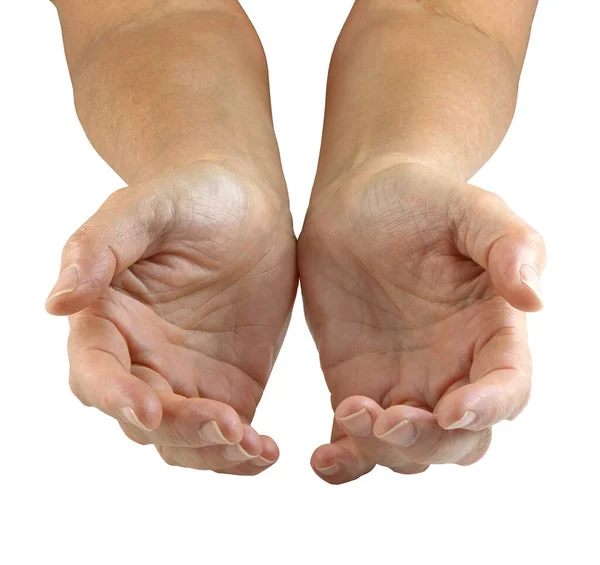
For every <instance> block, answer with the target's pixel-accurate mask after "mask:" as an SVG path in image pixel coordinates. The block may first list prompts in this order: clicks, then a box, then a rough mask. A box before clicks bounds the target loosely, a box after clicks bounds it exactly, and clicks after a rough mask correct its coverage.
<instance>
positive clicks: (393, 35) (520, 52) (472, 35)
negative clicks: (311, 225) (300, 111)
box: [317, 0, 535, 186]
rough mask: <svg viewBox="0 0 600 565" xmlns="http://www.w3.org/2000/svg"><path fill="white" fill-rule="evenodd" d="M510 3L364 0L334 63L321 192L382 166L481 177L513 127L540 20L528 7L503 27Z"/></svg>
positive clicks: (345, 32)
mask: <svg viewBox="0 0 600 565" xmlns="http://www.w3.org/2000/svg"><path fill="white" fill-rule="evenodd" d="M501 4H507V2H505V1H504V0H498V1H497V2H488V4H487V6H485V7H482V6H483V3H482V2H481V1H479V0H468V1H467V0H465V1H463V2H425V3H421V2H416V1H411V0H358V1H357V3H356V5H355V7H354V9H353V12H352V14H351V15H350V17H349V19H348V22H347V24H346V26H345V28H344V30H343V31H342V34H341V36H340V39H339V41H338V44H337V46H336V49H335V52H334V56H333V59H332V64H331V70H330V78H329V86H328V100H327V112H326V119H325V128H324V134H323V148H322V155H321V164H320V168H319V174H318V178H317V186H319V185H323V184H327V183H328V182H329V180H330V179H332V178H336V176H338V175H339V173H340V171H344V170H349V169H352V168H353V167H354V168H355V167H356V166H358V165H360V164H361V163H363V162H365V161H368V160H370V159H373V158H377V159H382V160H384V161H386V160H388V161H390V162H394V161H400V160H405V161H406V160H408V161H418V162H423V163H426V164H430V165H434V166H436V167H437V168H440V169H442V170H444V171H446V172H448V173H450V174H452V175H453V176H457V177H460V178H468V177H470V176H471V175H472V174H473V173H474V172H475V171H476V170H477V169H478V168H480V167H481V166H482V165H483V164H484V163H485V162H486V161H487V159H489V157H490V156H491V155H492V154H493V153H494V151H495V150H496V148H497V147H498V145H499V144H500V142H501V140H502V138H503V137H504V135H505V133H506V131H507V129H508V126H509V124H510V121H511V119H512V116H513V113H514V107H515V102H516V97H517V88H518V81H519V75H520V71H521V66H522V62H523V58H524V55H525V50H526V46H527V40H528V37H529V30H530V26H531V21H532V18H533V13H534V11H535V2H534V1H532V0H523V2H521V3H520V6H519V7H518V8H513V12H512V13H510V9H509V8H507V10H508V12H505V13H504V19H502V18H500V17H497V16H498V14H496V13H495V11H496V10H498V9H499V8H500V7H501V6H500V5H501ZM510 4H512V3H510ZM517 4H519V3H517ZM444 5H451V6H452V7H453V10H454V11H453V12H452V14H450V13H449V12H448V11H447V10H446V9H445V6H444ZM468 5H471V10H470V11H469V9H468ZM473 5H477V6H478V7H477V6H476V7H475V8H473ZM490 5H492V6H495V10H494V9H492V8H490V7H489V6H490ZM517 12H518V13H517ZM469 14H471V15H472V16H473V17H474V18H475V21H469V20H468V18H469ZM515 20H516V21H517V22H518V25H517V24H516V23H515Z"/></svg>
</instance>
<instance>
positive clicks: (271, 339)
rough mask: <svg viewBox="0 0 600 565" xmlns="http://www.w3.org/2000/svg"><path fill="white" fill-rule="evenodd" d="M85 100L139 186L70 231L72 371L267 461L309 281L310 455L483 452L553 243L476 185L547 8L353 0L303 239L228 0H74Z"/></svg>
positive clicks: (154, 432)
mask: <svg viewBox="0 0 600 565" xmlns="http://www.w3.org/2000/svg"><path fill="white" fill-rule="evenodd" d="M56 4H57V8H58V10H59V15H60V18H61V24H62V29H63V36H64V41H65V51H66V55H67V60H68V62H69V69H70V72H71V76H72V80H73V87H74V93H75V104H76V108H77V112H78V115H79V117H80V120H81V122H82V125H83V127H84V129H85V131H86V133H87V135H88V137H89V139H90V141H91V142H92V144H93V145H94V147H95V148H96V149H97V150H98V152H99V153H100V155H102V157H103V158H104V159H105V160H106V161H107V162H108V163H109V164H110V165H111V166H112V167H113V169H114V170H115V171H117V172H118V173H119V174H120V175H121V176H122V177H123V178H124V179H125V180H126V181H127V183H128V184H129V186H128V187H127V188H124V189H123V190H121V191H117V192H116V193H115V194H113V195H112V196H111V197H110V198H109V199H108V201H107V202H106V203H105V204H104V205H103V206H102V208H101V209H100V210H99V211H98V213H97V214H95V215H94V216H93V217H92V218H91V219H90V220H89V221H88V222H86V223H85V224H84V225H83V226H82V228H80V229H79V230H78V231H77V232H76V234H74V236H73V237H72V238H71V239H70V240H69V242H67V245H66V246H65V249H64V252H63V260H62V265H61V276H60V278H59V281H58V283H57V285H56V287H55V288H54V289H53V291H52V292H51V295H50V298H49V300H48V302H47V309H48V311H49V312H50V313H52V314H56V315H69V316H70V324H71V334H70V338H69V356H70V360H71V377H70V382H71V387H72V389H73V392H74V393H75V394H76V395H77V397H78V398H80V400H81V401H82V402H84V403H85V404H87V405H90V406H94V407H96V408H98V409H100V410H102V411H104V412H105V413H107V414H109V415H110V416H112V417H114V418H116V419H117V420H118V421H119V423H120V425H121V427H122V428H123V431H124V432H125V433H126V434H127V435H128V436H129V437H130V438H131V439H132V440H134V441H136V442H138V443H142V444H153V445H155V446H156V447H157V449H158V451H159V453H160V455H161V456H162V457H163V459H164V460H165V461H167V462H168V463H169V464H173V465H179V466H185V467H191V468H195V469H210V470H214V471H218V472H227V473H232V474H242V475H252V474H256V473H259V472H261V471H262V470H264V469H266V468H268V467H269V466H270V465H271V464H272V463H273V462H274V461H275V460H276V459H277V457H278V448H277V445H276V444H275V442H274V441H273V440H272V439H271V438H270V437H268V436H260V435H259V434H258V433H257V432H256V431H255V430H254V429H253V428H252V427H251V423H252V418H253V416H254V413H255V410H256V408H257V405H258V402H259V400H260V397H261V395H262V392H263V390H264V387H265V385H266V383H267V380H268V378H269V375H270V373H271V370H272V368H273V364H274V362H275V359H276V356H277V353H278V351H279V348H280V346H281V343H282V340H283V338H284V335H285V331H286V328H287V324H288V323H289V317H290V313H291V308H292V304H293V300H294V296H295V292H296V287H297V278H298V274H297V267H299V271H300V276H301V280H302V292H303V297H304V302H305V309H306V315H307V321H308V324H309V326H310V329H311V331H312V333H313V336H314V338H315V342H316V344H317V347H318V350H319V354H320V358H321V365H322V367H323V372H324V374H325V378H326V380H327V384H328V386H329V389H330V391H331V398H332V406H333V409H334V411H335V419H334V425H333V433H332V439H331V442H330V443H328V444H325V445H323V446H321V447H319V448H318V449H317V450H316V451H315V453H314V455H313V458H312V460H311V465H312V466H313V468H314V469H315V471H316V473H317V474H318V476H319V477H321V478H323V479H324V480H326V481H328V482H330V483H332V484H340V483H345V482H348V481H350V480H353V479H356V478H358V477H360V476H361V475H364V474H365V473H367V472H369V471H370V470H371V469H373V467H374V466H375V465H383V466H386V467H389V468H390V469H392V470H394V471H396V472H399V473H405V474H411V473H417V472H421V471H423V470H425V469H426V468H427V467H428V465H430V464H432V463H458V464H461V465H468V464H471V463H474V462H476V461H477V460H479V459H480V458H481V457H482V456H483V455H484V454H485V452H486V450H487V448H488V447H489V444H490V440H491V428H492V426H493V425H494V424H495V423H497V422H499V421H501V420H505V419H513V418H515V417H516V416H517V415H518V414H519V412H520V411H521V410H522V409H523V408H524V406H525V405H526V403H527V400H528V397H529V394H530V379H531V359H530V355H529V351H528V348H527V335H526V326H525V314H524V313H525V312H533V311H536V310H539V309H540V308H541V307H542V299H541V291H540V276H541V274H542V272H543V269H544V266H545V251H544V244H543V241H542V239H541V237H540V236H539V235H538V234H537V233H536V232H535V231H534V230H533V229H532V228H530V227H529V226H528V225H527V224H526V223H525V222H523V221H522V220H521V219H520V218H518V217H517V216H516V215H515V214H514V213H513V212H511V210H510V209H509V208H508V207H507V206H506V204H505V203H504V202H502V200H501V199H499V198H498V197H496V196H494V195H492V194H490V193H488V192H486V191H484V190H482V189H480V188H477V187H475V186H472V185H469V184H467V181H468V179H469V178H470V176H471V175H472V174H473V173H474V172H475V171H477V170H478V169H479V168H480V167H481V166H482V165H483V164H484V163H485V161H486V160H487V159H488V158H489V157H490V156H491V155H492V154H493V153H494V151H495V150H496V148H497V147H498V145H499V143H500V142H501V140H502V138H503V136H504V134H505V133H506V130H507V128H508V126H509V124H510V121H511V118H512V115H513V112H514V107H515V102H516V96H517V87H518V80H519V75H520V71H521V68H522V64H523V58H524V56H525V51H526V47H527V41H528V38H529V32H530V28H531V22H532V19H533V15H534V12H535V6H536V2H535V1H533V0H523V1H521V2H513V1H512V0H496V1H494V2H484V1H483V0H458V1H452V2H450V1H449V0H448V1H434V0H432V1H428V0H423V1H417V0H358V1H357V2H356V3H355V6H354V9H353V10H352V13H351V14H350V17H349V19H348V21H347V23H346V26H345V27H344V30H343V31H342V34H341V36H340V39H339V41H338V44H337V46H336V49H335V52H334V55H333V59H332V64H331V70H330V77H329V84H328V97H327V111H326V118H325V126H324V132H323V143H322V151H321V158H320V163H319V169H318V173H317V177H316V180H315V186H314V190H313V195H312V198H311V204H310V207H309V210H308V213H307V217H306V222H305V225H304V228H303V231H302V235H301V237H300V241H299V244H298V261H297V259H296V242H295V239H294V235H293V230H292V225H291V218H290V214H289V209H288V197H287V192H286V187H285V181H284V178H283V173H282V171H281V164H280V159H279V152H278V148H277V143H276V140H275V135H274V132H273V126H272V118H271V109H270V100H269V87H268V76H267V67H266V62H265V58H264V53H263V51H262V47H261V45H260V42H259V40H258V38H257V36H256V33H255V31H254V29H253V28H252V25H251V24H250V22H249V21H248V19H247V17H246V15H245V14H244V12H243V10H242V9H241V7H240V6H239V4H238V3H237V2H235V1H233V0H211V1H209V0H167V1H158V0H133V1H131V2H126V3H123V2H116V1H115V0H107V1H105V2H97V1H95V0H78V1H75V0H56Z"/></svg>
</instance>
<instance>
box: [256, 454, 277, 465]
mask: <svg viewBox="0 0 600 565" xmlns="http://www.w3.org/2000/svg"><path fill="white" fill-rule="evenodd" d="M273 463H275V461H269V460H268V459H267V458H266V457H263V456H262V455H260V456H258V457H257V458H256V459H252V465H254V466H255V467H268V466H269V465H273Z"/></svg>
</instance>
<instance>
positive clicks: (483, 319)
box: [299, 164, 545, 483]
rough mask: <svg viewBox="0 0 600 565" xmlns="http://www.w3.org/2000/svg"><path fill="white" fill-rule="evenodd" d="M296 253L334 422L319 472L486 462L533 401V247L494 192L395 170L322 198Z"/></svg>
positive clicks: (351, 473)
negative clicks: (498, 428)
mask: <svg viewBox="0 0 600 565" xmlns="http://www.w3.org/2000/svg"><path fill="white" fill-rule="evenodd" d="M299 251H300V263H299V264H300V275H301V281H302V290H303V295H304V300H305V305H306V312H307V319H308V322H309V325H310V327H311V331H312V333H313V335H314V338H315V341H316V343H317V347H318V349H319V352H320V357H321V365H322V368H323V371H324V374H325V378H326V380H327V384H328V386H329V389H330V391H331V395H332V404H333V407H334V409H335V416H336V417H335V422H334V429H333V435H332V442H331V443H330V444H327V445H324V446H322V447H320V448H319V449H317V451H316V452H315V454H314V455H313V460H312V465H313V467H314V468H315V469H316V470H317V472H318V473H319V474H320V475H321V476H322V477H323V478H324V479H325V480H328V481H329V482H332V483H343V482H347V481H349V480H352V479H355V478H357V477H359V476H360V475H362V474H365V473H367V472H369V471H370V470H371V469H372V468H373V467H374V466H375V465H376V464H379V465H384V466H387V467H390V468H392V469H393V470H395V471H398V472H402V473H415V472H420V471H422V470H424V469H426V468H427V466H428V465H429V464H432V463H459V464H470V463H474V462H475V461H477V460H478V459H479V458H481V457H482V456H483V454H484V453H485V452H486V450H487V448H488V446H489V443H490V439H491V426H492V425H493V424H494V423H496V422H499V421H501V420H504V419H512V418H514V417H515V416H516V415H517V414H518V413H519V412H520V411H521V410H522V409H523V408H524V406H525V405H526V403H527V400H528V397H529V391H530V376H531V361H530V355H529V351H528V347H527V335H526V327H525V315H524V313H523V312H524V311H534V310H537V309H539V308H540V307H541V299H540V296H539V278H538V276H537V273H538V272H541V270H542V269H543V267H544V260H545V259H544V250H543V242H542V241H541V238H540V237H539V236H538V235H537V234H536V233H535V232H534V231H533V230H532V229H531V228H529V226H527V225H526V224H525V223H524V222H522V221H521V220H520V219H519V218H518V217H517V216H515V215H514V214H513V213H512V212H511V211H510V210H509V209H508V208H507V207H506V205H505V204H504V203H503V202H502V201H501V200H500V199H499V198H498V197H496V196H494V195H492V194H490V193H488V192H486V191H483V190H481V189H478V188H476V187H473V186H470V185H467V184H464V183H461V182H458V181H456V180H455V179H451V178H449V177H446V176H444V175H441V174H439V173H437V172H435V171H433V170H432V169H429V168H427V167H424V166H421V165H416V164H403V165H399V166H396V167H393V168H390V169H387V170H384V171H381V172H379V173H377V174H369V175H363V176H356V177H355V178H354V179H352V180H350V181H348V180H346V181H345V182H343V183H336V184H335V185H332V186H331V187H330V188H328V189H326V190H324V191H323V192H322V193H320V194H318V196H317V197H316V198H315V199H314V200H313V202H312V204H311V209H310V210H309V214H308V217H307V221H306V224H305V227H304V230H303V233H302V236H301V238H300V248H299Z"/></svg>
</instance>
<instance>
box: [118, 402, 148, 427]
mask: <svg viewBox="0 0 600 565" xmlns="http://www.w3.org/2000/svg"><path fill="white" fill-rule="evenodd" d="M121 416H123V418H125V419H126V420H127V421H128V422H129V423H130V424H133V425H134V426H137V427H138V428H141V429H142V430H144V431H146V432H149V431H151V430H150V429H149V428H147V427H146V426H144V424H142V422H140V419H139V418H138V417H137V414H136V413H135V412H134V411H133V409H132V408H130V407H129V406H123V408H121Z"/></svg>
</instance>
